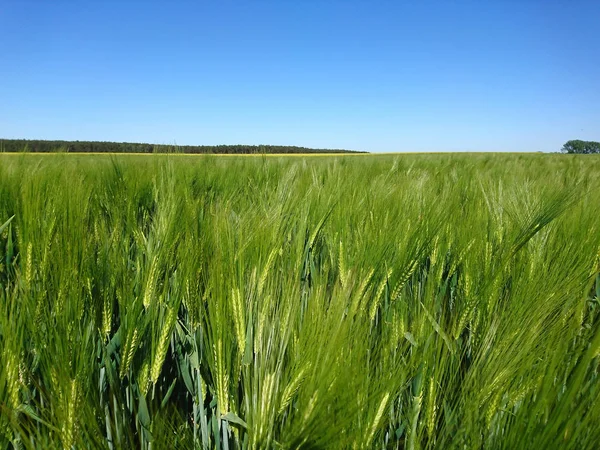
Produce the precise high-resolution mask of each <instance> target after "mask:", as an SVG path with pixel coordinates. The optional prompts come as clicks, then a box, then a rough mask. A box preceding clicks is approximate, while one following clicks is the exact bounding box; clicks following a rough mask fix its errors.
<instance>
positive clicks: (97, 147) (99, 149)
mask: <svg viewBox="0 0 600 450" xmlns="http://www.w3.org/2000/svg"><path fill="white" fill-rule="evenodd" d="M0 152H12V153H14V152H33V153H52V152H73V153H221V154H223V153H224V154H236V153H239V154H252V153H256V154H262V153H366V152H356V151H353V150H332V149H321V148H306V147H295V146H289V145H164V144H138V143H131V142H97V141H35V140H27V139H0Z"/></svg>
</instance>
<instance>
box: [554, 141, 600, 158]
mask: <svg viewBox="0 0 600 450" xmlns="http://www.w3.org/2000/svg"><path fill="white" fill-rule="evenodd" d="M561 151H562V152H563V153H579V154H584V155H589V154H592V153H600V142H595V141H581V140H579V139H574V140H572V141H567V142H566V143H565V145H563V147H562V149H561Z"/></svg>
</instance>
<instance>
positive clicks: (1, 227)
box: [0, 216, 15, 233]
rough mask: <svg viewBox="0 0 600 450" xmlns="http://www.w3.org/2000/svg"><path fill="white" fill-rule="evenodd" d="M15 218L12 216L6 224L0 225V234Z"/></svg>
mask: <svg viewBox="0 0 600 450" xmlns="http://www.w3.org/2000/svg"><path fill="white" fill-rule="evenodd" d="M14 218H15V216H12V217H11V218H10V219H8V220H7V221H6V222H4V224H2V225H0V233H2V232H3V231H4V229H5V228H6V227H7V226H8V225H9V224H10V222H12V220H13V219H14Z"/></svg>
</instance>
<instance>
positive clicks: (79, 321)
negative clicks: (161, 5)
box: [0, 154, 600, 450]
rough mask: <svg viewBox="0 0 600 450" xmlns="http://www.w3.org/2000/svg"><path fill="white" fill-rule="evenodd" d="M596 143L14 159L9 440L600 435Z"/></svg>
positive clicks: (238, 441) (3, 443)
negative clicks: (400, 151)
mask: <svg viewBox="0 0 600 450" xmlns="http://www.w3.org/2000/svg"><path fill="white" fill-rule="evenodd" d="M599 218H600V158H598V157H595V156H570V155H541V154H530V155H524V154H493V155H486V154H462V155H459V154H445V155H443V154H437V155H436V154H421V155H420V154H407V155H360V156H356V155H353V156H351V155H349V156H320V157H313V156H294V157H283V156H282V157H276V156H270V157H268V158H266V157H261V156H255V157H242V156H239V157H236V156H228V157H220V156H210V155H200V156H185V155H146V156H135V155H119V156H114V155H71V154H55V155H36V154H14V155H8V154H2V155H0V448H15V449H20V448H32V449H33V448H35V449H38V448H68V449H71V448H77V449H85V448H104V449H128V448H142V449H163V448H165V449H166V448H186V449H187V448H197V449H209V448H223V449H232V450H233V449H279V448H281V449H297V448H302V449H369V448H373V449H410V450H414V449H438V448H439V449H476V448H477V449H481V448H486V449H488V448H489V449H550V448H561V449H563V448H567V449H594V448H598V445H599V443H600V426H598V424H599V423H600V380H599V379H598V375H599V369H600V317H599V312H600V304H599V297H600V281H599V280H600V278H598V273H599V271H600V265H599V263H600V260H599V249H600V221H599Z"/></svg>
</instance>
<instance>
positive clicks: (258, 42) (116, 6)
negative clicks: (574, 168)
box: [0, 0, 600, 152]
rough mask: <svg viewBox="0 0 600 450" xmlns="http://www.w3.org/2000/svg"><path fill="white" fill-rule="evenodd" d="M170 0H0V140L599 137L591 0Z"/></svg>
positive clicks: (350, 142) (352, 141)
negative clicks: (207, 0) (153, 0)
mask: <svg viewBox="0 0 600 450" xmlns="http://www.w3.org/2000/svg"><path fill="white" fill-rule="evenodd" d="M170 3H172V4H170ZM170 3H167V2H151V1H121V2H110V1H100V0H97V1H89V2H83V1H79V2H78V1H75V0H72V1H60V0H58V1H51V2H49V1H48V2H46V1H41V0H40V1H37V2H28V1H22V0H21V1H17V0H4V1H2V2H0V24H1V31H0V64H1V66H0V137H4V138H30V139H68V140H76V139H78V140H107V141H131V142H150V143H167V144H170V143H177V144H235V143H244V144H261V143H262V144H285V145H301V146H309V147H327V148H347V149H357V150H367V151H374V152H388V151H399V152H401V151H557V150H559V149H560V147H561V146H562V144H563V143H564V142H565V141H567V140H569V139H589V140H600V33H598V24H599V23H600V1H590V2H585V1H573V2H570V1H553V0H540V1H534V0H514V1H468V2H467V1H443V2H442V1H440V2H431V1H425V2H417V1H410V2H408V1H407V2H400V1H397V2H396V1H351V0H347V1H319V2H318V1H314V0H302V1H291V0H279V1H266V0H265V1H259V0H249V1H244V2H241V1H240V2H231V1H223V2H217V1H214V2H192V1H189V2H182V1H180V2H170Z"/></svg>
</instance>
